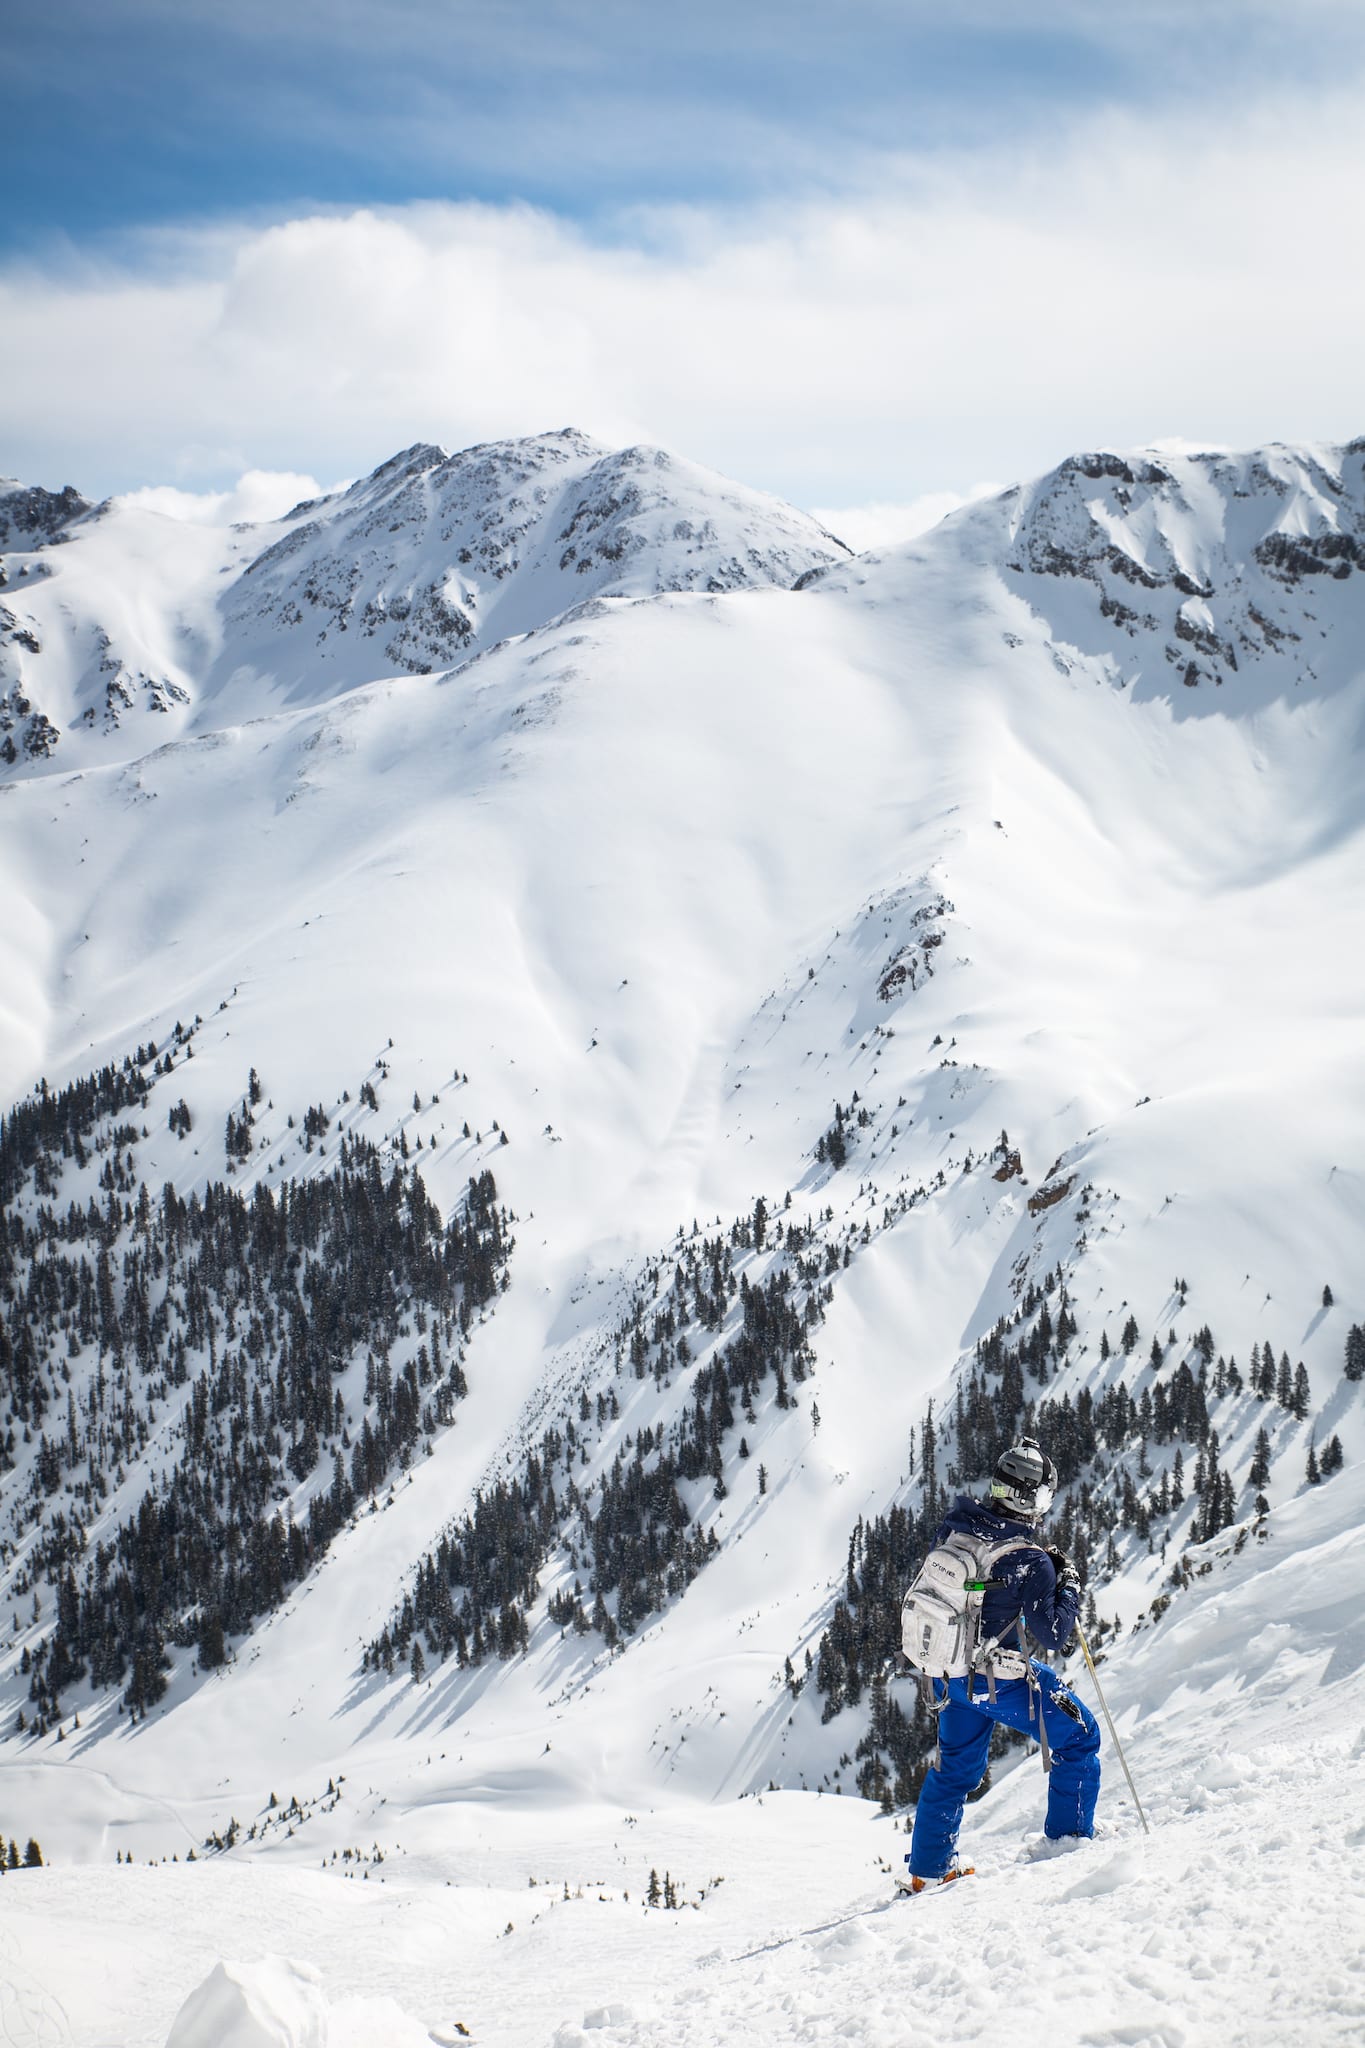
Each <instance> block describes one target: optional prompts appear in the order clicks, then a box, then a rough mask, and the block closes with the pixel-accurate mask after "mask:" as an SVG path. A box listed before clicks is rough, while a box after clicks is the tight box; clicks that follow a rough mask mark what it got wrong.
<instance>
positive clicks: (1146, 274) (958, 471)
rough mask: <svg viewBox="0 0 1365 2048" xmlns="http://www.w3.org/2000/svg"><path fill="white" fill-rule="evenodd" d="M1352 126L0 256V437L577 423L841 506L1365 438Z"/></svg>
mask: <svg viewBox="0 0 1365 2048" xmlns="http://www.w3.org/2000/svg"><path fill="white" fill-rule="evenodd" d="M1357 116H1358V102H1357V101H1356V99H1355V97H1354V95H1353V94H1346V93H1343V95H1342V97H1341V99H1340V100H1339V101H1332V102H1330V103H1329V102H1326V101H1324V100H1323V99H1322V98H1321V97H1318V98H1315V99H1312V100H1303V101H1290V100H1285V101H1282V102H1281V103H1278V104H1276V105H1274V106H1270V107H1266V108H1263V109H1262V110H1261V111H1260V112H1259V113H1258V114H1257V115H1256V116H1255V117H1254V118H1253V117H1252V116H1250V115H1245V116H1242V117H1241V118H1240V119H1239V120H1238V122H1237V124H1236V125H1235V126H1232V127H1228V126H1226V125H1225V126H1223V127H1222V128H1220V129H1212V128H1211V127H1210V126H1209V125H1208V123H1207V122H1194V121H1190V122H1188V123H1173V122H1170V121H1164V122H1157V121H1155V120H1152V121H1148V122H1141V121H1138V120H1135V119H1132V118H1124V119H1119V118H1117V117H1114V118H1103V119H1101V118H1096V119H1094V120H1092V121H1090V122H1088V123H1087V124H1085V125H1083V126H1080V127H1077V128H1074V129H1072V130H1071V131H1070V132H1069V133H1067V134H1059V135H1058V137H1057V140H1056V142H1055V144H1054V145H1052V146H1051V147H1050V148H1049V149H1048V150H1047V151H1046V152H1043V151H1039V150H1036V149H1032V148H1030V149H1028V150H1023V149H1020V150H1017V151H1011V150H1009V149H1006V148H1003V147H1002V148H1001V150H1000V151H999V152H998V153H997V154H995V155H994V156H992V157H990V158H988V159H987V158H982V157H980V156H973V157H971V158H965V159H963V160H962V161H959V162H946V161H942V160H935V161H934V162H933V163H928V162H923V161H905V160H902V161H898V162H896V163H887V162H882V163H881V164H879V165H878V166H877V170H876V176H875V178H874V177H873V176H872V174H871V172H870V171H869V173H868V175H867V177H866V179H865V186H864V190H863V191H862V194H861V196H860V197H859V198H857V199H856V200H855V199H848V198H841V199H839V200H826V201H822V202H815V201H812V202H809V203H806V204H803V205H800V206H778V205H776V204H774V205H771V206H768V207H765V208H762V209H748V210H746V211H741V212H735V211H730V212H725V211H720V210H709V211H708V210H704V209H691V210H688V211H685V212H676V211H675V212H673V213H670V214H667V215H662V214H658V213H650V214H642V215H639V216H636V217H634V218H632V219H629V220H623V221H619V222H618V223H616V232H615V236H614V239H612V240H611V241H603V240H601V239H598V240H593V239H590V238H589V237H588V236H587V235H586V234H585V233H584V232H583V231H581V230H580V229H577V228H575V227H573V226H572V225H570V224H567V223H565V222H564V221H561V220H558V219H556V218H554V217H552V216H549V215H546V214H543V213H537V212H534V211H532V210H530V209H527V208H521V207H483V206H472V205H448V206H435V205H432V206H423V207H410V208H405V209H402V210H398V211H394V212H388V213H379V212H373V211H368V212H359V213H353V214H349V215H316V216H311V217H308V218H302V219H297V220H292V221H288V222H285V223H282V224H279V225H276V226H271V227H265V228H261V227H259V226H244V227H242V228H240V229H239V230H236V231H231V230H225V229H224V228H222V227H221V226H217V227H214V228H213V229H211V230H205V231H204V233H203V234H202V235H195V234H194V233H193V232H192V231H183V230H182V231H178V232H177V234H176V235H175V237H173V238H169V237H160V238H157V239H155V240H153V241H149V242H148V243H147V244H146V245H144V247H143V249H142V250H141V251H140V253H139V258H138V260H132V259H129V260H127V261H125V262H123V263H121V264H114V263H112V262H109V261H105V262H102V263H100V264H93V263H86V264H84V265H75V266H73V265H71V264H70V263H68V264H67V265H66V266H65V267H64V268H62V269H61V270H58V269H56V268H53V269H50V270H44V269H42V268H41V267H35V266H33V265H32V264H30V265H28V266H27V267H25V268H23V269H20V268H18V267H16V266H11V267H10V268H9V269H8V270H7V271H5V272H3V273H0V335H3V342H0V446H3V447H4V448H5V451H6V459H7V466H11V467H18V468H19V469H20V470H21V471H22V472H24V473H26V474H28V475H30V476H34V477H40V478H41V479H42V480H43V481H46V482H64V481H66V480H68V479H70V480H72V481H75V482H77V483H78V484H80V485H81V486H82V487H83V488H87V489H107V488H109V487H111V486H112V485H117V484H127V483H131V482H133V481H135V480H136V479H139V478H146V477H149V476H151V477H159V478H169V479H172V480H174V482H175V483H176V484H177V485H179V486H180V487H182V488H184V489H192V490H201V491H202V490H203V489H205V488H208V487H213V488H215V489H218V488H222V487H223V486H224V484H225V481H226V480H227V479H228V478H231V477H235V476H238V475H240V473H241V472H242V471H244V470H250V469H252V468H254V467H260V468H265V469H288V468H292V467H294V466H298V467H300V468H308V469H312V470H314V471H316V472H317V473H319V474H322V475H327V476H330V475H334V474H336V473H337V472H338V471H339V470H346V471H350V472H352V473H357V472H360V471H361V470H363V469H365V468H367V467H369V466H370V465H371V464H373V463H374V462H376V461H378V460H381V459H382V458H383V457H385V456H386V455H388V454H390V453H392V452H393V451H394V450H395V449H397V448H398V447H400V446H403V445H405V444H406V443H408V442H410V441H413V440H415V439H419V438H421V439H433V440H440V441H442V442H444V443H445V444H446V445H447V446H461V445H464V444H467V443H469V442H471V441H474V440H478V439H486V438H491V437H496V436H501V435H504V434H515V433H525V432H534V431H540V430H543V429H545V428H550V427H558V426H562V425H565V424H568V423H573V424H576V425H580V426H583V427H585V428H587V429H588V430H589V431H591V432H595V433H598V434H600V435H601V436H602V437H603V438H605V439H609V440H619V439H622V438H640V439H657V440H662V441H666V442H668V443H670V444H672V445H673V446H675V447H678V448H680V449H682V450H684V451H685V452H686V453H688V454H690V455H693V456H695V457H696V458H697V459H699V460H702V461H706V462H710V463H712V464H714V465H715V466H716V467H718V468H721V469H724V470H728V471H729V472H731V473H732V474H735V475H738V476H740V477H742V478H744V479H745V480H746V481H749V482H753V483H757V484H760V485H763V486H765V487H767V488H769V489H772V490H776V491H779V492H781V493H783V494H784V495H786V496H788V497H792V498H795V499H797V500H798V501H800V502H805V503H809V502H812V501H815V502H818V503H822V504H827V505H828V504H838V503H841V502H842V503H843V504H845V505H850V504H853V505H856V504H862V505H864V507H866V506H868V505H870V504H874V503H876V504H883V505H892V506H904V505H905V504H906V503H907V502H909V501H912V500H917V499H919V498H920V497H922V496H923V494H925V493H936V492H942V491H952V492H960V491H961V490H962V489H963V487H964V486H965V485H966V484H967V483H968V482H969V480H970V479H972V478H974V477H980V476H983V475H1005V476H1015V475H1019V474H1025V473H1029V472H1031V471H1034V470H1037V469H1040V468H1043V467H1045V466H1047V465H1048V464H1049V463H1051V462H1053V461H1055V460H1056V459H1058V458H1059V457H1060V456H1061V455H1062V454H1064V453H1065V452H1067V451H1068V450H1070V449H1073V448H1076V447H1083V446H1093V445H1097V444H1104V443H1108V444H1111V445H1120V446H1122V445H1131V444H1134V443H1138V442H1142V441H1146V440H1150V439H1151V438H1153V437H1154V436H1157V435H1181V436H1186V437H1190V438H1195V439H1200V440H1208V439H1214V440H1217V441H1221V442H1226V443H1230V444H1234V445H1245V444H1247V443H1250V442H1254V441H1259V440H1264V439H1268V438H1276V437H1278V438H1283V439H1300V438H1302V439H1318V440H1322V439H1333V438H1339V437H1341V436H1344V435H1347V434H1350V433H1352V432H1358V431H1360V430H1361V428H1362V426H1365V394H1363V393H1362V389H1361V380H1360V370H1359V366H1360V362H1361V360H1362V354H1363V352H1365V351H1363V346H1362V345H1363V344H1365V269H1362V267H1361V266H1360V265H1358V264H1355V263H1353V262H1351V261H1350V260H1349V248H1348V244H1349V236H1350V230H1349V227H1348V225H1347V218H1346V214H1345V213H1344V212H1343V204H1344V199H1345V195H1347V194H1350V193H1352V192H1354V191H1356V190H1358V189H1359V183H1360V176H1361V160H1362V148H1361V142H1360V140H1359V137H1360V134H1361V130H1360V124H1359V121H1358V118H1357Z"/></svg>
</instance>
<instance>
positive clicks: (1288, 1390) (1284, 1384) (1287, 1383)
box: [1275, 1351, 1294, 1413]
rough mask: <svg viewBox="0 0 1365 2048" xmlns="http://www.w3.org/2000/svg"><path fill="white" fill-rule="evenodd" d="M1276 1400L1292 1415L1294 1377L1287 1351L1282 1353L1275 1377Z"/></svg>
mask: <svg viewBox="0 0 1365 2048" xmlns="http://www.w3.org/2000/svg"><path fill="white" fill-rule="evenodd" d="M1275 1399H1276V1400H1277V1401H1278V1402H1279V1404H1280V1406H1281V1408H1288V1409H1289V1410H1290V1411H1291V1413H1292V1411H1293V1407H1294V1375H1293V1373H1292V1372H1291V1371H1290V1367H1289V1353H1288V1352H1287V1351H1282V1352H1281V1353H1280V1369H1279V1371H1278V1373H1277V1374H1276V1375H1275Z"/></svg>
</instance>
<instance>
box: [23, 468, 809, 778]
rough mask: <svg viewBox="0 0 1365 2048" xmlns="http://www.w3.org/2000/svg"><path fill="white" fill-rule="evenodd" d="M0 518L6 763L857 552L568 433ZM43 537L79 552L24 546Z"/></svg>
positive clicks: (411, 668)
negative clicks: (276, 499)
mask: <svg viewBox="0 0 1365 2048" xmlns="http://www.w3.org/2000/svg"><path fill="white" fill-rule="evenodd" d="M85 515H89V516H85ZM73 521H74V522H76V523H75V524H74V525H73V523H72V522H73ZM0 525H3V532H0V548H3V547H5V546H6V545H9V546H12V547H13V548H15V549H21V548H22V547H24V546H25V545H26V544H27V545H28V546H29V550H30V551H29V552H28V553H27V554H24V553H19V554H15V555H12V556H11V557H10V558H9V560H7V561H0V577H3V578H4V579H5V580H6V581H7V582H8V583H9V586H10V588H11V589H12V591H13V592H14V598H15V602H14V605H13V606H12V607H11V608H10V611H9V612H8V613H6V614H5V616H4V617H2V618H0V629H3V631H2V632H0V772H3V770H4V769H6V768H8V770H9V771H11V772H13V773H15V774H20V773H33V772H34V770H35V767H43V768H46V767H47V766H48V765H57V766H66V765H71V766H76V765H85V764H86V763H87V762H89V761H93V760H97V759H99V758H101V757H106V758H107V757H109V756H111V755H112V756H113V757H114V758H118V759H127V758H128V757H129V755H130V753H136V752H139V751H145V749H146V748H147V747H149V746H152V745H155V744H156V743H157V740H158V739H159V738H160V735H157V736H156V737H155V738H154V737H153V733H152V729H151V727H150V726H149V724H148V722H147V718H146V714H147V713H149V712H150V713H155V714H159V715H160V716H162V717H167V716H169V717H170V719H171V721H172V725H173V729H174V730H176V731H190V730H200V731H202V730H204V729H206V728H207V727H210V726H212V725H222V724H238V723H241V722H242V721H243V720H244V719H246V718H249V717H252V716H255V715H260V714H261V713H262V712H265V711H269V710H271V709H275V708H279V707H280V706H282V705H286V704H297V703H300V702H305V703H317V702H319V701H325V700H326V699H327V698H329V697H331V696H334V695H336V694H337V693H338V692H339V691H343V690H346V689H349V688H353V687H355V686H356V685H357V684H358V683H363V682H370V681H374V680H377V679H378V678H380V677H383V676H389V675H394V674H415V675H425V674H429V673H431V672H432V671H433V670H435V669H448V668H450V667H451V666H452V665H454V664H456V663H458V662H461V661H463V660H465V659H467V658H468V657H469V656H470V654H472V653H474V652H476V651H479V650H484V649H487V648H488V647H490V646H492V645H494V644H495V643H497V642H498V641H501V640H505V639H507V638H508V637H509V636H515V635H518V634H521V633H525V632H528V631H530V630H532V629H534V628H536V627H538V626H542V625H544V624H545V623H546V622H547V621H548V620H550V619H553V618H557V617H559V616H561V615H562V614H563V613H565V612H566V611H569V610H571V609H573V608H574V607H576V606H581V605H582V604H583V603H584V602H585V601H586V600H589V599H592V598H626V597H632V598H638V597H649V596H656V595H659V594H662V593H667V592H673V591H687V590H702V591H721V590H733V589H749V588H767V587H771V586H777V587H779V588H786V587H788V586H789V585H790V584H791V583H793V582H794V581H795V580H796V579H797V577H798V576H800V575H801V574H802V573H803V572H804V571H805V570H806V569H808V568H809V567H811V566H812V564H817V563H827V562H834V561H838V560H840V559H844V558H846V556H847V553H848V551H847V549H846V548H844V546H843V544H842V543H841V542H839V541H837V540H835V539H834V538H833V537H832V536H831V535H829V534H828V533H826V532H825V530H824V528H823V527H821V526H820V525H819V524H818V523H817V522H816V521H815V520H813V519H811V518H809V517H808V516H807V515H806V514H804V513H800V512H797V511H796V510H795V509H794V508H792V507H791V506H787V505H783V504H782V503H781V502H780V501H779V500H777V499H775V498H771V497H766V496H764V495H763V494H762V493H760V492H757V491H751V490H747V489H745V488H743V487H742V486H739V485H736V484H732V483H729V482H728V481H727V480H726V479H725V478H723V477H720V476H717V475H715V474H714V473H713V472H711V471H708V470H704V469H701V468H699V467H698V466H697V465H696V464H693V463H688V462H685V461H683V460H682V459H681V458H680V457H677V456H675V455H672V454H670V453H668V452H667V451H666V450H664V449H661V448H650V447H631V448H624V449H619V450H611V449H608V448H605V447H603V446H601V445H600V444H599V443H597V442H594V441H592V440H590V439H589V438H588V437H587V436H586V435H584V434H580V433H578V432H576V431H575V430H573V429H565V430H564V431H562V432H560V433H556V434H542V435H539V436H535V437H533V438H531V439H527V440H523V441H501V442H492V443H488V444H486V445H483V446H480V447H476V448H469V449H465V450H463V451H461V452H460V453H458V454H455V455H448V454H447V453H446V451H445V450H444V449H442V448H438V447H435V446H432V445H430V444H428V443H420V442H419V443H416V444H414V446H413V447H411V448H408V449H405V450H403V451H402V452H401V453H400V454H398V455H395V456H393V457H391V458H390V459H389V460H388V461H387V462H385V463H382V464H381V465H380V466H379V468H378V469H376V470H375V471H374V472H373V473H372V474H371V475H369V476H367V477H364V478H361V479H360V480H359V481H358V482H356V483H354V484H352V485H350V486H349V487H348V488H347V489H345V490H342V491H338V492H336V493H333V494H332V495H331V496H328V497H324V498H319V499H314V500H308V501H305V502H304V503H302V504H299V505H297V506H295V507H294V508H293V510H292V511H290V512H289V513H287V514H286V515H285V516H284V517H283V518H282V519H280V520H277V521H274V522H271V523H270V524H268V525H266V526H264V527H252V526H250V525H238V526H236V527H233V528H231V529H230V530H229V529H212V528H207V529H206V528H198V529H195V528H185V527H183V526H177V523H176V522H174V521H172V520H168V519H165V518H163V517H161V516H160V515H158V514H156V513H154V512H150V511H147V510H146V509H144V508H142V507H139V506H137V505H134V504H131V503H120V502H119V501H111V502H110V503H108V504H105V505H103V506H101V507H99V508H98V509H97V510H96V511H95V512H94V513H93V514H92V513H91V508H89V507H88V506H87V505H86V504H85V501H84V500H81V499H79V498H77V497H76V496H75V494H73V493H71V492H67V493H66V494H64V495H63V497H61V498H60V499H59V498H55V497H53V496H52V494H50V493H43V492H33V491H30V492H15V493H12V494H11V495H10V496H9V497H8V498H5V497H0ZM6 534H8V535H9V536H10V538H9V541H8V542H6V540H5V537H4V536H5V535H6ZM53 538H56V539H61V540H67V541H72V542H73V543H75V546H74V551H73V552H70V553H63V555H62V557H61V558H60V560H57V561H55V562H54V561H53V560H52V559H51V551H50V549H49V550H47V552H46V553H44V554H42V555H39V554H37V553H36V552H34V550H35V549H37V548H43V547H45V546H46V543H47V542H48V541H50V540H51V539H53ZM49 576H50V578H51V581H52V583H53V588H52V589H51V590H47V589H46V588H40V587H39V585H40V583H41V582H43V580H44V579H45V578H47V577H49ZM35 579H37V580H35ZM30 600H32V601H31V602H30Z"/></svg>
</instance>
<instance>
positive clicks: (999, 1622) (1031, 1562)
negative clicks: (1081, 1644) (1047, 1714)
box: [934, 1493, 1081, 1650]
mask: <svg viewBox="0 0 1365 2048" xmlns="http://www.w3.org/2000/svg"><path fill="white" fill-rule="evenodd" d="M954 1530H958V1531H960V1532H961V1533H962V1534H964V1535H967V1536H984V1537H986V1538H988V1539H989V1541H990V1542H992V1543H1010V1542H1013V1543H1019V1542H1024V1543H1027V1544H1028V1546H1029V1547H1028V1549H1027V1550H1015V1551H1012V1552H1011V1553H1010V1555H1009V1556H1008V1557H1002V1558H1001V1560H1000V1563H999V1565H998V1567H997V1569H996V1576H997V1577H998V1578H999V1579H1000V1580H1001V1581H1002V1583H1001V1584H999V1585H993V1586H991V1587H990V1588H989V1589H988V1590H987V1593H986V1597H985V1600H984V1601H983V1602H982V1609H981V1633H982V1637H983V1638H990V1637H997V1638H998V1637H1001V1636H1004V1635H1006V1633H1007V1631H1008V1630H1009V1629H1010V1628H1011V1627H1012V1626H1013V1624H1014V1622H1015V1621H1016V1620H1017V1619H1018V1617H1019V1616H1020V1615H1022V1616H1023V1618H1024V1624H1025V1626H1026V1627H1027V1628H1028V1630H1029V1631H1030V1633H1031V1634H1032V1635H1033V1636H1034V1637H1036V1639H1037V1640H1038V1642H1039V1643H1041V1645H1042V1647H1043V1648H1044V1649H1045V1650H1060V1649H1062V1648H1064V1647H1065V1645H1066V1643H1067V1642H1068V1641H1069V1640H1070V1637H1071V1632H1072V1630H1073V1629H1074V1628H1075V1626H1076V1617H1077V1615H1078V1613H1079V1612H1080V1605H1081V1595H1080V1588H1079V1587H1077V1586H1062V1587H1059V1586H1058V1584H1057V1572H1056V1568H1055V1567H1054V1565H1053V1562H1052V1559H1051V1558H1050V1557H1049V1556H1048V1554H1047V1552H1046V1550H1044V1548H1043V1546H1042V1544H1041V1543H1040V1542H1039V1541H1038V1538H1037V1537H1036V1536H1035V1535H1034V1534H1033V1533H1032V1532H1031V1531H1030V1529H1029V1527H1028V1524H1027V1523H1026V1522H1016V1521H1014V1520H1013V1519H1012V1518H1011V1517H1010V1516H1009V1515H998V1514H997V1513H996V1512H995V1510H994V1508H989V1507H987V1506H986V1505H985V1503H984V1502H982V1501H979V1500H972V1499H970V1498H969V1497H968V1495H966V1494H965V1493H960V1494H959V1495H958V1497H957V1499H956V1501H954V1503H953V1505H952V1507H951V1509H950V1510H949V1512H948V1513H947V1515H945V1517H944V1519H943V1521H942V1522H941V1523H940V1524H939V1527H938V1532H937V1534H936V1535H935V1537H934V1542H935V1543H941V1542H942V1541H943V1539H944V1537H945V1536H950V1535H952V1533H953V1532H954ZM1009 1647H1010V1648H1013V1647H1014V1641H1013V1639H1011V1641H1010V1644H1009Z"/></svg>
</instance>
